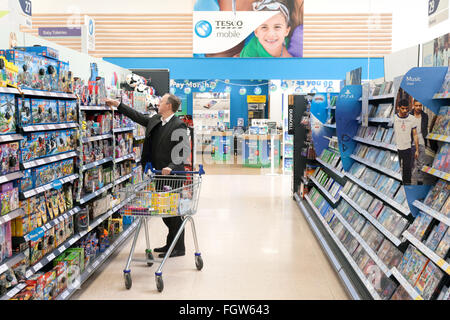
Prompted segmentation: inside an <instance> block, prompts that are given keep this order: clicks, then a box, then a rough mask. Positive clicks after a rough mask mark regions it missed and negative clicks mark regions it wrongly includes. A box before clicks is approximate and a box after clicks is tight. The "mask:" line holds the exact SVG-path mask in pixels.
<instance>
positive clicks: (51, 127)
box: [22, 122, 78, 133]
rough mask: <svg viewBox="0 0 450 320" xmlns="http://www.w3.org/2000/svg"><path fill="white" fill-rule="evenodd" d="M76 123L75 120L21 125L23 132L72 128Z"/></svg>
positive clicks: (75, 126) (76, 125)
mask: <svg viewBox="0 0 450 320" xmlns="http://www.w3.org/2000/svg"><path fill="white" fill-rule="evenodd" d="M77 127H78V124H77V123H75V122H68V123H58V124H38V125H33V126H26V127H23V128H22V130H23V132H27V133H28V132H35V131H49V130H59V129H72V128H77Z"/></svg>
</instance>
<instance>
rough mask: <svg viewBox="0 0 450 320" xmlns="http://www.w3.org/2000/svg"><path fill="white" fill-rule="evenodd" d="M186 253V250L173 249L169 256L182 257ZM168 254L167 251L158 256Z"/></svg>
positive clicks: (162, 256) (161, 256)
mask: <svg viewBox="0 0 450 320" xmlns="http://www.w3.org/2000/svg"><path fill="white" fill-rule="evenodd" d="M185 254H186V253H185V251H184V250H172V253H171V254H170V256H169V258H173V257H181V256H184V255H185ZM165 256H166V253H160V254H159V256H158V257H160V258H164V257H165Z"/></svg>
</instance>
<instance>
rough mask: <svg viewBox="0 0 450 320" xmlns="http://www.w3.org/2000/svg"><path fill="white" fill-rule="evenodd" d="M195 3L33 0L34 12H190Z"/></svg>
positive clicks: (177, 0) (179, 0)
mask: <svg viewBox="0 0 450 320" xmlns="http://www.w3.org/2000/svg"><path fill="white" fill-rule="evenodd" d="M238 1H239V0H238ZM193 3H194V2H193V0H166V1H162V0H128V1H124V0H33V13H77V12H79V13H190V12H192V8H193V6H194V5H193Z"/></svg>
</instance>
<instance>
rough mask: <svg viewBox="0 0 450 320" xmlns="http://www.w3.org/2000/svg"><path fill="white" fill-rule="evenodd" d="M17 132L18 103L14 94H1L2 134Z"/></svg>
mask: <svg viewBox="0 0 450 320" xmlns="http://www.w3.org/2000/svg"><path fill="white" fill-rule="evenodd" d="M14 132H16V101H15V96H14V94H9V93H6V94H5V93H3V94H0V134H11V133H14Z"/></svg>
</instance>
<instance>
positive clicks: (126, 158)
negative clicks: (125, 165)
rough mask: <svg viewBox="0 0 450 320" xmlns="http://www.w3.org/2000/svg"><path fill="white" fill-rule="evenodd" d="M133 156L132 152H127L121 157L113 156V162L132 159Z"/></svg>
mask: <svg viewBox="0 0 450 320" xmlns="http://www.w3.org/2000/svg"><path fill="white" fill-rule="evenodd" d="M133 158H134V152H133V153H130V154H127V155H125V156H123V157H120V158H115V159H114V163H119V162H122V161H125V160H128V159H133Z"/></svg>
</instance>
